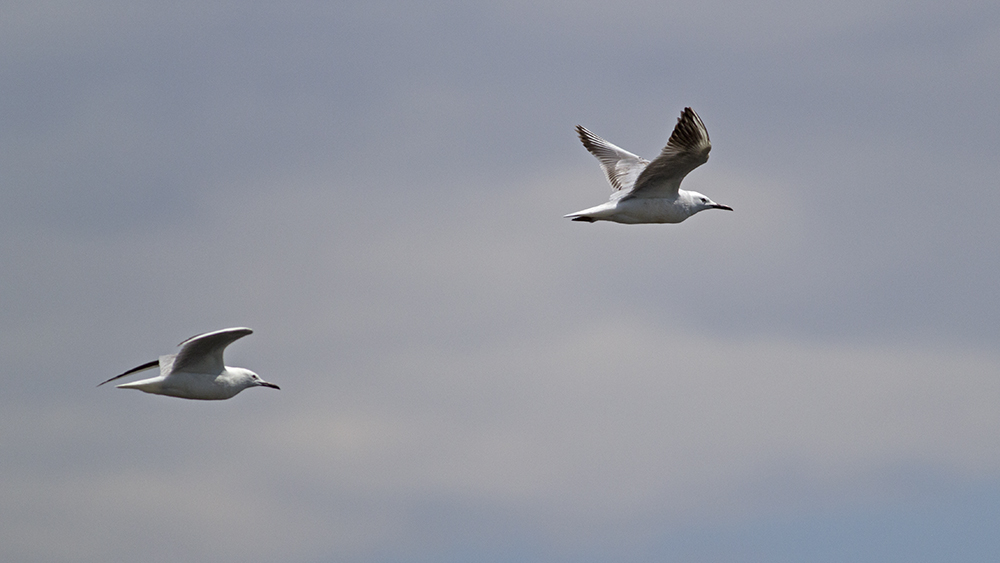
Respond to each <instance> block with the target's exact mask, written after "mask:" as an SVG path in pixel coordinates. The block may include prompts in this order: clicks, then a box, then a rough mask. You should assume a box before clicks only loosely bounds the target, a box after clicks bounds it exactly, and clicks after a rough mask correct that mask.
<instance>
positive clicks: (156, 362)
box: [97, 359, 160, 387]
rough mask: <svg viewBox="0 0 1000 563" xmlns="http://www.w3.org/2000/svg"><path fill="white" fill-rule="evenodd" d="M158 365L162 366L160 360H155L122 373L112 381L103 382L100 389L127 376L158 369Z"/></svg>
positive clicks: (99, 384)
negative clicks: (154, 368)
mask: <svg viewBox="0 0 1000 563" xmlns="http://www.w3.org/2000/svg"><path fill="white" fill-rule="evenodd" d="M158 365H160V360H158V359H157V360H153V361H152V362H146V363H144V364H142V365H141V366H136V367H134V368H132V369H130V370H128V371H126V372H125V373H120V374H118V375H116V376H114V377H112V378H111V379H108V380H107V381H102V382H100V383H98V384H97V386H98V387H100V386H101V385H104V384H105V383H110V382H112V381H114V380H116V379H118V378H119V377H125V376H126V375H129V374H132V373H135V372H137V371H145V370H147V369H150V368H153V367H156V366H158Z"/></svg>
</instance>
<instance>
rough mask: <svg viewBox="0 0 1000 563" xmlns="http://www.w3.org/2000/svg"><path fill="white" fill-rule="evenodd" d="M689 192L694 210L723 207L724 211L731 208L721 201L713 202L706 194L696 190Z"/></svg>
mask: <svg viewBox="0 0 1000 563" xmlns="http://www.w3.org/2000/svg"><path fill="white" fill-rule="evenodd" d="M688 193H690V194H691V200H692V202H693V204H694V205H693V209H694V212H695V213H697V212H699V211H704V210H706V209H725V210H726V211H732V210H733V208H732V207H729V206H728V205H722V204H721V203H715V202H714V201H712V200H711V199H709V198H708V196H706V195H704V194H700V193H698V192H688Z"/></svg>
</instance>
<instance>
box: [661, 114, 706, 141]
mask: <svg viewBox="0 0 1000 563" xmlns="http://www.w3.org/2000/svg"><path fill="white" fill-rule="evenodd" d="M709 143H710V141H709V138H708V129H706V128H705V124H704V123H703V122H702V121H701V118H700V117H698V114H697V113H695V111H694V110H693V109H691V108H690V107H686V108H684V111H682V112H681V116H680V117H678V118H677V125H675V126H674V132H673V133H671V134H670V140H669V141H667V145H668V146H674V147H677V148H679V149H696V148H698V147H700V146H702V145H709V146H711V145H710V144H709Z"/></svg>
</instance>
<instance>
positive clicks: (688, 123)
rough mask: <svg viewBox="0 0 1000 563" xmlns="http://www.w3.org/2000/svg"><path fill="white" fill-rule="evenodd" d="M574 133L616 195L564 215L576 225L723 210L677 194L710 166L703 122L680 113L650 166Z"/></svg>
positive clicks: (676, 219) (580, 130) (687, 111)
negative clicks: (683, 183) (698, 170)
mask: <svg viewBox="0 0 1000 563" xmlns="http://www.w3.org/2000/svg"><path fill="white" fill-rule="evenodd" d="M576 132H577V134H578V135H579V136H580V141H582V142H583V146H584V147H586V148H587V150H588V151H590V153H591V154H593V155H594V156H595V157H597V159H598V160H599V161H600V162H601V168H602V169H603V170H604V173H605V175H606V176H607V178H608V182H610V183H611V187H612V188H614V191H613V192H612V194H611V199H610V201H608V202H606V203H602V204H601V205H597V206H594V207H590V208H588V209H584V210H583V211H577V212H576V213H570V214H569V215H566V217H567V218H570V219H572V220H574V221H587V222H590V223H593V222H595V221H614V222H616V223H627V224H636V223H680V222H681V221H683V220H685V219H687V218H688V217H690V216H692V215H694V214H695V213H698V212H699V211H704V210H706V209H725V210H728V211H732V210H733V208H732V207H729V206H728V205H722V204H719V203H715V202H714V201H712V200H711V199H709V198H708V197H707V196H705V195H704V194H700V193H698V192H695V191H690V190H682V189H680V185H681V181H682V180H683V179H684V177H685V176H687V174H688V173H689V172H691V171H692V170H694V169H695V168H697V167H699V166H701V165H702V164H704V163H705V162H707V161H708V153H709V151H710V150H712V144H711V142H710V141H709V139H708V130H707V129H705V124H704V123H702V121H701V118H700V117H698V114H697V113H695V112H694V110H693V109H691V108H684V111H683V112H681V116H680V117H679V118H678V119H677V125H676V126H675V127H674V131H673V133H672V134H671V135H670V140H669V141H668V142H667V146H666V147H664V148H663V150H662V151H661V152H660V155H659V156H658V157H656V158H655V159H653V160H652V161H649V160H646V159H645V158H642V157H640V156H637V155H634V154H632V153H630V152H628V151H626V150H624V149H622V148H620V147H617V146H615V145H613V144H611V143H609V142H607V141H605V140H604V139H602V138H600V137H598V136H597V135H595V134H593V133H591V132H590V131H588V130H587V129H586V128H585V127H583V126H580V125H577V126H576Z"/></svg>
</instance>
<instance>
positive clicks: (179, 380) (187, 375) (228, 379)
mask: <svg viewBox="0 0 1000 563" xmlns="http://www.w3.org/2000/svg"><path fill="white" fill-rule="evenodd" d="M251 333H253V331H252V330H250V329H249V328H245V327H236V328H224V329H222V330H216V331H213V332H206V333H204V334H199V335H197V336H192V337H191V338H188V339H187V340H185V341H184V342H181V343H180V344H178V346H180V347H181V351H180V352H178V353H177V354H167V355H165V356H160V359H158V360H153V361H152V362H149V363H146V364H142V365H141V366H139V367H134V368H132V369H130V370H128V371H126V372H125V373H123V374H121V375H116V376H114V377H112V378H111V379H109V380H107V381H104V382H101V383H99V384H98V385H97V386H98V387H100V386H101V385H104V384H105V383H109V382H111V381H114V380H116V379H118V378H121V377H125V376H126V375H131V374H133V373H138V372H140V371H146V370H147V369H153V368H155V367H157V366H159V367H160V375H158V376H156V377H151V378H149V379H143V380H141V381H135V382H132V383H122V384H121V385H118V388H119V389H138V390H140V391H145V392H146V393H153V394H155V395H169V396H171V397H180V398H182V399H200V400H203V401H217V400H222V399H229V398H230V397H235V396H236V394H237V393H239V392H240V391H242V390H244V389H246V388H247V387H270V388H271V389H281V388H280V387H278V386H277V385H275V384H273V383H268V382H266V381H264V380H263V379H261V378H260V376H258V375H257V374H256V373H254V372H252V371H250V370H248V369H243V368H233V367H229V366H227V365H225V364H224V363H223V362H222V352H223V351H224V350H225V349H226V346H229V345H230V344H232V343H233V342H235V341H236V340H238V339H240V338H243V337H244V336H246V335H248V334H251Z"/></svg>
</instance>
